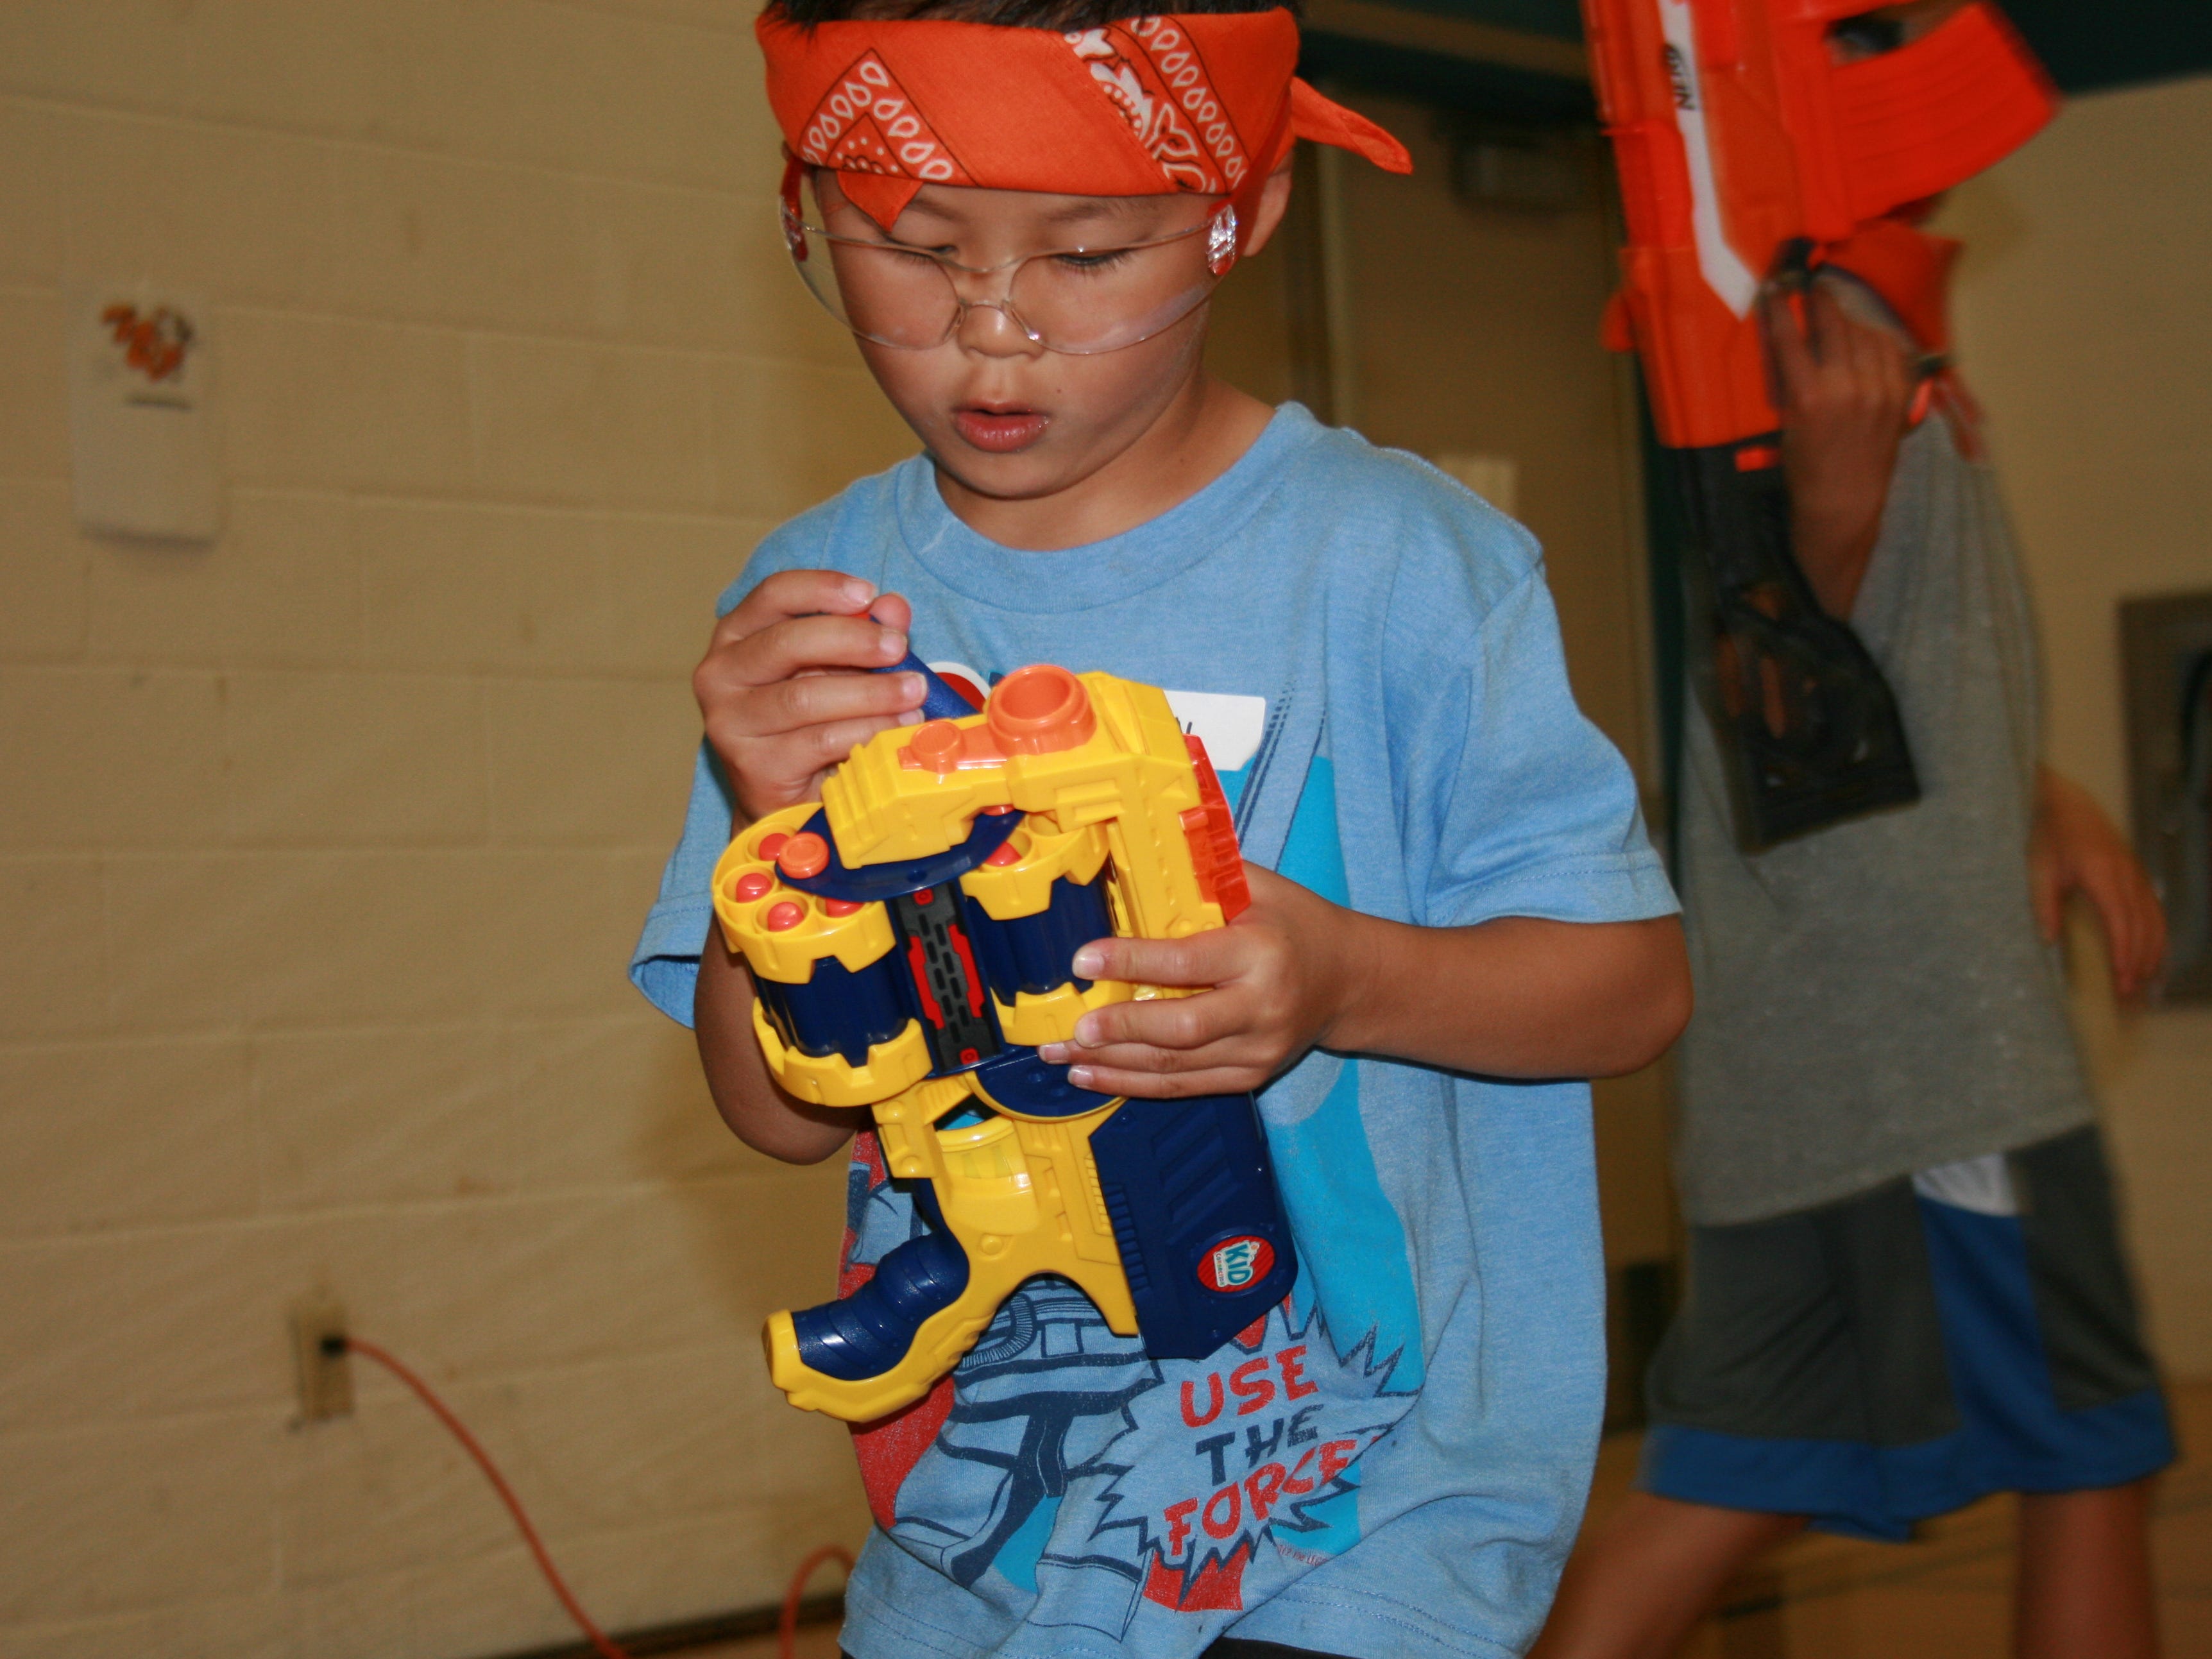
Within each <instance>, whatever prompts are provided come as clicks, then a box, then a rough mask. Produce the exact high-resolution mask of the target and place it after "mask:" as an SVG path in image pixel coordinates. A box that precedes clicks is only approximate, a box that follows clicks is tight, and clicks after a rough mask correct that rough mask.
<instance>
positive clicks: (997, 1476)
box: [839, 663, 1423, 1639]
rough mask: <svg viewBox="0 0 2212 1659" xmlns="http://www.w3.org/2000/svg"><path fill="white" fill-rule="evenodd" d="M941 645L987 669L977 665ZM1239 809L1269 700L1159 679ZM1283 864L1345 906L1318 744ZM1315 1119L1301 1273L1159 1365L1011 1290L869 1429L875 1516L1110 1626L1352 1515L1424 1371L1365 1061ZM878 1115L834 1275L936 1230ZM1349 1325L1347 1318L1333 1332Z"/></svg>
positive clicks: (894, 1533) (1282, 1559) (1075, 1314)
mask: <svg viewBox="0 0 2212 1659" xmlns="http://www.w3.org/2000/svg"><path fill="white" fill-rule="evenodd" d="M931 666H932V667H933V668H934V669H936V670H937V671H939V673H940V674H943V675H944V676H945V678H948V679H949V680H952V681H953V682H954V683H955V684H960V683H961V682H963V681H964V682H965V685H963V686H962V689H963V691H964V690H966V689H967V688H968V687H975V689H976V690H978V691H980V690H981V689H982V688H983V687H984V686H986V685H987V684H989V683H990V681H991V680H994V679H995V678H998V677H997V676H995V675H994V676H990V677H988V678H987V677H986V676H984V675H982V674H981V673H978V672H977V671H975V670H974V669H972V668H969V666H968V665H965V664H963V663H943V664H936V663H933V664H932V665H931ZM1168 699H1169V703H1170V707H1171V708H1173V709H1174V710H1175V712H1176V716H1177V718H1178V719H1179V720H1181V721H1182V724H1183V726H1184V729H1185V730H1186V731H1187V732H1192V733H1194V735H1196V736H1197V737H1199V738H1200V740H1201V741H1203V742H1204V743H1205V744H1206V750H1207V753H1208V756H1209V757H1210V758H1211V759H1212V761H1213V763H1214V765H1215V767H1216V769H1217V770H1218V772H1219V774H1220V777H1221V781H1222V786H1223V788H1224V791H1225V793H1226V794H1227V796H1228V798H1229V800H1230V802H1231V805H1232V807H1233V806H1235V805H1236V804H1237V801H1238V800H1239V799H1240V798H1241V796H1242V793H1243V788H1244V786H1245V785H1246V783H1247V782H1248V781H1249V778H1250V776H1251V775H1252V774H1251V768H1252V765H1253V763H1254V761H1255V757H1257V756H1258V753H1259V751H1260V749H1261V744H1262V740H1263V736H1264V733H1265V732H1266V726H1267V699H1266V698H1264V697H1258V696H1241V695H1236V694H1228V693H1220V692H1180V691H1172V690H1171V691H1170V692H1169V693H1168ZM1280 868H1281V872H1282V873H1283V874H1284V875H1285V876H1287V877H1289V878H1291V879H1292V880H1295V881H1297V882H1299V883H1301V884H1303V885H1305V886H1307V887H1310V888H1311V889H1312V890H1315V891H1316V892H1318V893H1320V894H1322V896H1324V897H1327V898H1329V899H1331V900H1332V901H1334V902H1338V903H1344V902H1348V895H1347V892H1346V880H1345V873H1344V862H1343V858H1342V854H1341V852H1340V848H1339V846H1338V837H1337V833H1336V799H1335V789H1334V771H1333V769H1332V767H1331V765H1330V763H1329V761H1328V758H1327V757H1325V756H1322V757H1316V758H1315V759H1314V760H1313V761H1312V762H1311V763H1310V767H1309V769H1308V772H1307V775H1306V777H1305V779H1304V783H1303V787H1302V788H1301V791H1300V794H1299V797H1298V801H1297V810H1296V813H1295V816H1294V821H1293V824H1292V828H1291V835H1290V839H1289V842H1288V843H1287V844H1286V846H1285V851H1284V854H1283V857H1282V859H1281V861H1280ZM1338 1064H1339V1070H1338V1073H1337V1075H1336V1076H1335V1078H1334V1081H1333V1083H1331V1084H1330V1085H1329V1086H1328V1087H1327V1088H1326V1090H1324V1091H1320V1095H1321V1097H1320V1098H1319V1100H1318V1101H1317V1102H1316V1103H1313V1104H1311V1105H1310V1108H1308V1109H1305V1110H1304V1113H1303V1115H1292V1116H1286V1115H1285V1113H1284V1112H1283V1111H1282V1110H1280V1109H1270V1108H1271V1107H1272V1105H1273V1097H1272V1096H1271V1097H1270V1102H1269V1103H1268V1104H1267V1105H1263V1112H1262V1115H1263V1116H1265V1117H1266V1118H1267V1133H1268V1139H1269V1144H1270V1146H1271V1148H1272V1149H1273V1154H1274V1160H1275V1165H1276V1178H1277V1182H1278V1184H1279V1188H1280V1189H1281V1191H1282V1194H1283V1200H1284V1204H1285V1208H1286V1210H1287V1211H1288V1212H1289V1214H1290V1218H1291V1226H1292V1230H1293V1231H1294V1233H1295V1234H1296V1236H1297V1243H1298V1250H1299V1257H1300V1269H1299V1276H1298V1280H1297V1285H1296V1287H1295V1288H1294V1289H1293V1291H1292V1292H1291V1296H1290V1297H1288V1298H1287V1299H1286V1300H1285V1303H1283V1304H1279V1305H1278V1306H1277V1307H1276V1308H1274V1309H1273V1310H1270V1311H1269V1312H1268V1313H1267V1315H1266V1316H1263V1317H1262V1318H1261V1319H1259V1320H1255V1322H1253V1324H1252V1325H1251V1326H1250V1327H1249V1328H1247V1329H1246V1330H1244V1331H1243V1332H1241V1333H1239V1334H1238V1336H1237V1339H1236V1340H1234V1341H1233V1342H1231V1344H1230V1345H1229V1346H1226V1347H1225V1348H1224V1349H1223V1350H1222V1351H1221V1352H1218V1353H1217V1354H1215V1355H1214V1356H1212V1358H1209V1359H1206V1360H1202V1361H1155V1360H1152V1359H1150V1358H1146V1355H1145V1352H1144V1349H1143V1345H1142V1343H1141V1342H1140V1341H1139V1340H1135V1339H1133V1338H1125V1337H1117V1336H1115V1334H1113V1333H1112V1332H1111V1331H1109V1330H1108V1329H1107V1328H1106V1326H1105V1323H1104V1322H1103V1320H1102V1319H1101V1318H1100V1317H1099V1316H1098V1313H1097V1310H1096V1309H1095V1308H1094V1307H1093V1306H1092V1305H1091V1302H1090V1300H1089V1298H1088V1297H1085V1296H1084V1295H1083V1293H1082V1292H1081V1291H1078V1290H1076V1289H1075V1288H1074V1287H1073V1286H1072V1285H1068V1284H1066V1282H1065V1281H1063V1280H1060V1279H1051V1278H1041V1279H1032V1280H1030V1282H1029V1283H1028V1284H1027V1285H1024V1286H1023V1288H1022V1289H1021V1290H1020V1291H1017V1292H1016V1293H1015V1294H1014V1295H1013V1296H1012V1297H1009V1298H1008V1299H1007V1301H1006V1304H1004V1305H1003V1306H1002V1307H1001V1308H1000V1310H999V1312H998V1314H997V1316H996V1317H995V1318H994V1320H993V1322H992V1323H991V1325H990V1326H989V1327H988V1328H987V1330H986V1331H985V1332H984V1334H983V1335H982V1337H981V1339H980V1340H978V1342H977V1343H976V1346H975V1348H974V1350H972V1351H971V1352H969V1355H968V1357H967V1358H965V1359H963V1361H962V1362H961V1364H960V1366H959V1367H958V1369H957V1370H956V1371H955V1373H954V1374H953V1375H952V1376H948V1377H946V1378H945V1379H943V1380H942V1381H941V1382H940V1383H939V1384H938V1386H937V1388H936V1389H934V1390H933V1391H932V1392H931V1394H930V1395H928V1396H927V1397H926V1398H924V1399H923V1400H921V1401H917V1402H915V1404H914V1405H913V1406H911V1407H908V1408H907V1409H906V1410H904V1411H902V1412H900V1413H896V1414H895V1415H893V1416H891V1417H890V1418H887V1419H883V1420H882V1421H880V1422H878V1423H874V1424H866V1425H858V1426H857V1427H856V1428H855V1429H854V1443H855V1448H856V1450H857V1452H858V1455H859V1457H860V1466H861V1474H862V1479H863V1482H864V1484H865V1486H866V1490H867V1494H868V1498H869V1504H870V1506H871V1508H872V1510H873V1512H874V1514H875V1518H876V1521H877V1523H878V1525H879V1526H881V1527H882V1528H884V1530H885V1531H886V1532H888V1533H889V1534H890V1535H891V1537H892V1538H893V1540H894V1541H896V1543H897V1545H898V1546H899V1547H901V1548H902V1549H904V1550H906V1551H907V1552H908V1553H910V1554H912V1555H914V1556H915V1557H916V1558H918V1559H921V1560H923V1561H925V1562H927V1563H928V1564H929V1565H931V1566H932V1567H933V1568H934V1569H935V1570H936V1571H939V1572H941V1573H943V1574H944V1575H945V1577H948V1578H950V1579H951V1580H952V1581H953V1582H954V1583H958V1584H961V1585H963V1587H965V1588H968V1589H971V1590H973V1591H974V1592H975V1593H976V1594H978V1595H985V1596H987V1597H989V1598H991V1599H993V1600H998V1601H1008V1602H1031V1601H1034V1604H1035V1607H1036V1612H1035V1613H1033V1614H1032V1617H1035V1618H1039V1619H1042V1620H1044V1621H1045V1622H1048V1623H1062V1624H1073V1625H1079V1626H1085V1627H1088V1628H1091V1629H1095V1630H1098V1631H1100V1632H1103V1633H1106V1634H1109V1635H1110V1636H1113V1637H1115V1638H1116V1639H1118V1638H1120V1637H1121V1634H1122V1633H1123V1632H1125V1631H1126V1630H1127V1626H1128V1625H1129V1623H1130V1621H1131V1620H1133V1618H1135V1617H1136V1616H1137V1614H1138V1613H1139V1611H1140V1609H1141V1608H1142V1607H1146V1606H1148V1605H1149V1606H1153V1607H1156V1608H1168V1609H1173V1610H1176V1611H1177V1612H1183V1613H1205V1612H1219V1611H1236V1610H1238V1609H1241V1608H1243V1607H1247V1606H1249V1605H1256V1603H1257V1601H1259V1600H1261V1599H1264V1597H1265V1595H1267V1594H1269V1593H1271V1589H1270V1587H1269V1584H1267V1583H1255V1584H1254V1585H1253V1586H1252V1592H1253V1593H1252V1594H1251V1595H1250V1596H1249V1599H1248V1595H1247V1580H1248V1578H1249V1577H1251V1576H1252V1575H1255V1574H1257V1575H1260V1576H1261V1577H1262V1578H1264V1579H1266V1580H1268V1581H1273V1580H1276V1579H1277V1578H1278V1577H1279V1578H1280V1579H1281V1580H1284V1581H1286V1580H1287V1579H1289V1578H1290V1577H1295V1576H1296V1575H1297V1573H1298V1572H1300V1571H1304V1569H1306V1568H1309V1567H1311V1566H1313V1565H1316V1564H1318V1563H1319V1562H1320V1561H1322V1560H1324V1559H1328V1557H1330V1556H1333V1555H1335V1554H1338V1553H1340V1552H1341V1551H1343V1550H1344V1549H1346V1548H1347V1547H1349V1546H1350V1545H1351V1544H1352V1543H1353V1542H1355V1541H1357V1540H1358V1537H1359V1532H1360V1527H1359V1513H1358V1501H1359V1488H1358V1459H1359V1457H1360V1455H1361V1454H1362V1453H1363V1452H1364V1451H1365V1450H1366V1449H1367V1448H1368V1447H1369V1446H1370V1445H1372V1444H1373V1443H1375V1442H1376V1440H1377V1439H1379V1438H1380V1437H1382V1436H1383V1434H1384V1433H1386V1432H1388V1431H1389V1428H1390V1427H1391V1425H1393V1424H1395V1422H1396V1421H1397V1419H1399V1418H1400V1417H1401V1416H1402V1415H1403V1414H1404V1413H1405V1412H1406V1411H1407V1409H1408V1408H1409V1407H1411V1405H1412V1403H1413V1399H1414V1396H1415V1395H1416V1394H1417V1393H1418V1392H1419V1387H1420V1383H1421V1378H1422V1375H1423V1364H1422V1354H1421V1346H1420V1328H1419V1309H1418V1305H1417V1304H1416V1301H1415V1297H1414V1291H1413V1275H1412V1271H1411V1267H1410V1265H1409V1261H1408V1256H1407V1246H1406V1238H1405V1233H1404V1230H1403V1226H1402V1225H1401V1222H1400V1220H1399V1218H1398V1215H1397V1212H1396V1211H1395V1208H1394V1207H1393V1206H1392V1205H1391V1204H1390V1201H1389V1198H1388V1196H1387V1195H1386V1194H1384V1192H1383V1188H1382V1185H1381V1182H1380V1180H1379V1178H1378V1176H1377V1175H1376V1167H1375V1162H1374V1158H1373V1157H1372V1154H1371V1153H1370V1150H1369V1148H1368V1146H1367V1141H1366V1137H1365V1134H1364V1130H1363V1128H1362V1127H1361V1123H1360V1118H1359V1101H1358V1067H1357V1066H1356V1065H1355V1064H1353V1063H1352V1062H1349V1061H1346V1062H1340V1063H1338ZM902 1186H903V1183H899V1184H898V1185H894V1184H893V1183H891V1182H890V1181H889V1180H888V1179H887V1174H886V1171H885V1170H884V1164H883V1162H882V1158H881V1154H880V1152H878V1148H877V1146H876V1143H875V1138H874V1136H873V1135H872V1134H866V1133H864V1134H862V1135H861V1136H860V1137H859V1138H858V1139H857V1141H856V1143H855V1147H854V1162H853V1165H852V1173H851V1176H850V1177H849V1184H848V1232H847V1236H846V1255H845V1261H846V1267H845V1271H844V1273H842V1276H841V1283H840V1285H839V1294H840V1295H849V1294H851V1292H852V1291H854V1290H856V1289H858V1288H859V1287H860V1285H862V1284H865V1283H866V1281H867V1279H869V1278H870V1277H871V1276H872V1273H873V1272H874V1268H873V1266H872V1264H873V1263H874V1262H876V1261H879V1260H881V1259H882V1257H883V1256H884V1255H885V1254H887V1253H888V1252H889V1251H890V1250H891V1249H895V1248H896V1247H897V1246H898V1245H900V1244H902V1243H905V1242H906V1241H907V1240H908V1238H909V1237H913V1236H914V1234H915V1232H916V1231H919V1230H921V1226H922V1224H921V1221H920V1219H919V1218H917V1217H916V1216H915V1211H914V1206H913V1202H912V1200H911V1199H910V1198H909V1197H908V1194H906V1193H905V1192H903V1191H902V1190H901V1187H902Z"/></svg>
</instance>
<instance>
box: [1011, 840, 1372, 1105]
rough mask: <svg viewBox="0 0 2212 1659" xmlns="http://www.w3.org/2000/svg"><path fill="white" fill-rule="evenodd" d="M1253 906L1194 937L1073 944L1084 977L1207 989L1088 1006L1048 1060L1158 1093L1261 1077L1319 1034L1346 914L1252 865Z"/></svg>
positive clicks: (1252, 1082) (1084, 1079)
mask: <svg viewBox="0 0 2212 1659" xmlns="http://www.w3.org/2000/svg"><path fill="white" fill-rule="evenodd" d="M1244 874H1245V878H1246V879H1247V880H1248V881H1249V882H1250V884H1251V887H1252V904H1251V908H1249V909H1248V910H1246V911H1245V912H1244V913H1243V915H1240V916H1238V917H1237V920H1236V921H1232V922H1231V923H1230V924H1229V925H1228V926H1227V927H1217V928H1215V929H1213V930H1212V931H1211V932H1209V933H1194V934H1192V935H1191V936H1190V937H1189V938H1188V939H1095V940H1093V941H1092V942H1091V944H1089V945H1085V946H1084V947H1083V948H1082V949H1081V950H1080V951H1077V952H1076V953H1075V971H1076V973H1077V974H1078V975H1080V976H1081V977H1082V978H1085V979H1120V980H1132V981H1138V982H1139V983H1143V984H1150V985H1172V986H1200V987H1212V988H1210V989H1203V990H1200V992H1199V994H1197V995H1196V996H1189V997H1170V998H1165V999H1163V1000H1158V1001H1151V1002H1119V1003H1115V1004H1113V1005H1112V1006H1109V1007H1105V1008H1100V1009H1097V1010H1095V1011H1093V1012H1091V1013H1088V1014H1085V1016H1084V1017H1083V1018H1082V1021H1081V1022H1080V1023H1079V1024H1078V1025H1077V1026H1076V1028H1075V1041H1074V1042H1054V1043H1048V1044H1046V1045H1045V1046H1044V1047H1043V1048H1042V1049H1040V1050H1039V1053H1040V1054H1042V1056H1043V1058H1044V1060H1046V1061H1047V1063H1048V1064H1051V1065H1055V1066H1058V1065H1066V1064H1068V1063H1069V1062H1071V1061H1073V1065H1074V1069H1073V1072H1071V1073H1069V1080H1070V1081H1072V1082H1073V1083H1074V1084H1075V1085H1076V1086H1077V1087H1079V1088H1084V1089H1095V1090H1097V1091H1099V1092H1100V1093H1102V1094H1109V1095H1135V1096H1139V1097H1145V1098H1149V1099H1156V1100H1167V1099H1175V1098H1177V1097H1182V1096H1188V1095H1234V1094H1243V1093H1245V1092H1246V1091H1252V1090H1257V1089H1260V1088H1262V1087H1264V1086H1265V1085H1267V1081H1268V1080H1269V1079H1272V1078H1273V1077H1274V1076H1275V1074H1276V1073H1279V1072H1280V1071H1281V1070H1282V1069H1283V1068H1284V1066H1285V1065H1286V1064H1288V1063H1289V1062H1290V1061H1291V1060H1296V1059H1297V1057H1298V1056H1299V1055H1301V1054H1304V1053H1305V1052H1306V1050H1307V1049H1309V1048H1313V1047H1314V1046H1315V1045H1316V1044H1317V1043H1319V1042H1322V1040H1323V1039H1324V1038H1326V1037H1327V1036H1328V1030H1329V1027H1330V1024H1332V1023H1333V1022H1334V1019H1335V1018H1336V1017H1337V1015H1338V1014H1339V1013H1340V1012H1341V1010H1342V1007H1343V1006H1344V1002H1343V997H1344V992H1345V989H1346V986H1347V985H1348V983H1349V981H1350V979H1351V977H1352V976H1351V975H1348V974H1346V973H1345V972H1344V971H1342V969H1341V967H1340V964H1339V963H1338V961H1337V956H1338V954H1339V952H1338V949H1337V945H1338V942H1339V941H1340V940H1341V939H1343V938H1344V937H1345V930H1344V929H1343V928H1342V927H1339V926H1338V925H1337V924H1338V923H1340V922H1341V921H1344V920H1345V917H1346V913H1345V912H1344V911H1343V910H1341V909H1340V908H1338V907H1337V906H1335V905H1334V904H1331V903H1330V902H1328V900H1327V899H1325V898H1322V897H1321V896H1319V895H1318V894H1316V893H1312V892H1309V891H1308V890H1306V889H1304V888H1303V887H1301V886H1299V885H1298V884H1297V883H1296V882H1293V881H1286V880H1285V879H1284V878H1282V877H1280V876H1279V875H1277V874H1275V873H1274V872H1273V871H1271V870H1263V869H1261V868H1260V867H1259V866H1257V865H1253V864H1247V865H1246V866H1244Z"/></svg>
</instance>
